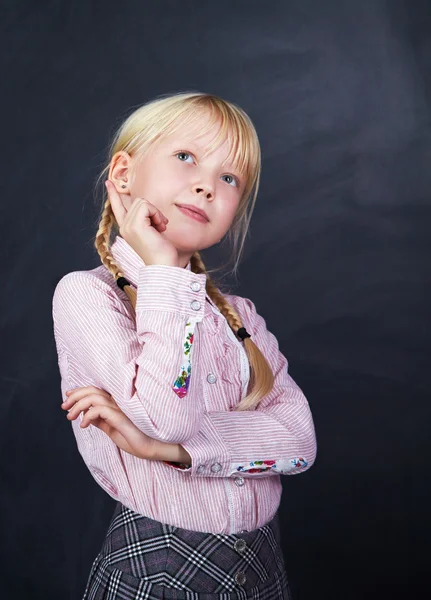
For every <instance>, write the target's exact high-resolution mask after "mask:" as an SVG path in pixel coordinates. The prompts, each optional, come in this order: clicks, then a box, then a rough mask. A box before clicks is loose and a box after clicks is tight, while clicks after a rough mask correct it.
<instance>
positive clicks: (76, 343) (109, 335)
mask: <svg viewBox="0 0 431 600" xmlns="http://www.w3.org/2000/svg"><path fill="white" fill-rule="evenodd" d="M205 282H206V275H205V274H195V273H193V272H192V271H189V270H188V269H182V268H180V267H173V266H167V265H148V266H143V268H142V269H141V271H140V273H139V280H138V286H137V305H136V323H135V321H134V319H133V312H132V309H131V307H130V305H129V304H128V299H127V296H126V294H124V292H122V291H121V290H118V292H117V290H116V289H112V283H111V284H110V283H107V282H106V281H104V280H103V279H100V278H98V277H97V276H96V275H94V274H93V273H92V272H91V271H90V272H88V271H82V272H79V271H78V272H72V273H69V274H67V275H65V276H64V277H63V278H62V279H61V280H60V282H59V283H58V284H57V287H56V289H55V292H54V297H53V321H54V335H55V340H56V344H57V352H58V356H59V364H60V370H62V369H61V367H62V365H63V367H64V368H63V371H64V373H65V377H67V381H66V382H65V389H73V388H75V387H78V386H86V385H94V386H96V387H98V388H100V389H103V390H105V391H107V392H108V393H109V394H111V395H112V397H113V398H114V400H115V402H116V403H117V404H118V406H119V408H120V409H121V410H122V411H123V412H124V413H125V415H126V416H127V417H128V418H129V419H130V420H131V421H132V422H133V423H134V424H135V425H136V426H137V427H138V429H140V430H141V431H142V432H144V433H145V434H147V435H148V436H150V437H152V438H154V439H158V440H160V441H163V442H168V443H174V444H177V443H181V442H182V441H183V440H185V439H189V438H191V437H193V436H194V435H195V434H196V433H197V432H198V431H199V428H200V425H201V421H202V417H203V401H202V398H203V394H202V390H201V385H200V381H201V378H200V377H199V374H198V371H199V360H198V357H199V339H198V335H196V334H197V333H198V324H199V322H200V321H202V319H203V316H204V308H205ZM119 294H124V297H125V299H124V300H122V299H120V297H119ZM63 399H64V398H63ZM89 436H90V437H91V434H89ZM87 438H88V436H87ZM89 443H91V440H89V439H87V442H85V443H84V444H83V445H84V446H85V444H87V445H88V444H89Z"/></svg>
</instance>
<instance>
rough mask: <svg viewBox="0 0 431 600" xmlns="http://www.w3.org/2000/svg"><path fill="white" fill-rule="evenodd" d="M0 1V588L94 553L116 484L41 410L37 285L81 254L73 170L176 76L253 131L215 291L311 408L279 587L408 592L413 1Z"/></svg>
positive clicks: (84, 570) (21, 594)
mask: <svg viewBox="0 0 431 600" xmlns="http://www.w3.org/2000/svg"><path fill="white" fill-rule="evenodd" d="M1 13H2V14H1V18H0V28H1V29H0V33H1V35H0V40H1V44H2V52H1V63H2V77H1V80H2V94H1V102H2V117H3V118H2V143H1V152H2V166H3V169H2V178H1V179H2V184H3V193H2V200H1V211H2V231H3V233H2V236H1V242H2V249H3V250H2V257H3V265H2V271H3V281H2V294H1V300H2V307H1V313H0V314H1V329H2V332H1V342H2V343H1V379H0V385H1V390H0V391H1V402H0V410H1V413H0V417H1V419H0V450H1V453H0V455H1V459H2V461H1V463H2V464H1V472H0V476H1V494H0V508H1V519H2V525H1V532H2V541H1V544H0V548H1V553H2V557H1V562H0V565H1V566H0V569H1V576H0V598H1V599H2V600H21V599H28V598H30V597H31V598H32V599H33V600H36V599H39V598H40V599H43V600H78V599H79V598H80V597H81V595H82V593H83V588H84V586H85V582H86V578H87V575H88V572H89V569H90V566H91V562H92V560H93V559H94V557H95V556H96V554H97V552H98V551H99V549H100V546H101V543H102V540H103V537H104V534H105V530H106V527H107V524H108V522H109V519H110V517H111V514H112V511H113V507H114V501H113V500H112V499H110V498H109V497H108V496H107V495H106V494H105V493H104V492H103V491H102V490H101V489H100V488H98V486H97V484H96V483H95V482H94V480H93V479H92V477H91V475H90V474H89V472H88V471H87V470H86V467H85V466H84V464H83V462H82V460H81V458H80V456H79V454H78V451H77V448H76V445H75V440H74V438H73V434H72V431H71V426H70V423H69V422H67V421H66V419H65V416H64V413H63V411H62V410H61V409H60V402H61V396H60V387H59V385H60V382H59V373H58V366H57V356H56V352H55V346H54V340H53V333H52V321H51V299H52V294H53V290H54V287H55V285H56V283H57V281H58V280H59V279H60V278H61V277H62V276H63V275H64V274H65V273H67V272H69V271H73V270H78V269H88V268H92V267H94V266H97V265H98V264H99V263H98V257H97V256H96V255H95V252H94V251H93V249H92V240H93V236H94V233H95V219H96V215H97V212H98V207H97V206H96V205H95V203H94V200H93V198H92V184H93V182H94V178H95V176H96V175H97V173H98V170H99V168H100V166H101V164H102V161H103V158H104V152H105V149H106V147H107V144H108V142H109V139H110V135H111V134H112V132H113V130H114V127H115V126H116V125H117V124H119V122H120V121H121V120H122V119H123V118H124V116H126V114H128V113H129V112H130V111H131V110H132V108H133V107H136V106H138V105H139V104H141V103H143V102H146V101H147V100H150V99H152V98H154V97H156V96H157V95H159V94H165V93H169V92H176V91H188V90H200V91H206V92H212V93H216V94H219V95H221V96H223V97H225V98H226V99H228V100H232V101H234V102H236V103H238V104H240V105H241V106H242V107H243V108H244V109H245V110H246V111H247V112H248V113H249V115H250V116H251V118H252V119H253V121H254V122H255V124H256V127H257V130H258V133H259V136H260V140H261V145H262V152H263V173H262V184H261V190H260V194H259V199H258V203H257V205H256V209H255V213H254V216H253V220H252V225H251V235H250V236H249V238H248V242H247V245H246V251H245V257H244V261H243V262H242V264H241V268H240V277H239V279H238V282H237V284H236V288H235V290H234V291H235V293H238V294H241V295H244V296H248V297H251V298H252V299H253V300H254V302H255V303H256V305H257V307H258V310H259V312H260V313H261V314H262V315H263V316H264V317H265V318H266V320H267V325H268V327H269V329H270V330H271V331H273V332H274V333H275V334H276V335H277V337H278V339H279V342H280V347H281V349H282V351H283V352H284V353H285V354H286V356H287V357H288V359H289V363H290V367H289V368H290V372H291V374H292V376H293V377H294V379H295V380H296V381H297V382H298V384H299V385H300V386H301V387H302V389H303V390H304V392H305V394H306V396H307V398H308V399H309V402H310V405H311V408H312V411H313V416H314V419H315V425H316V432H317V439H318V458H317V461H316V464H315V465H314V466H313V468H312V469H311V470H310V471H309V472H307V473H305V474H304V475H301V476H300V477H284V478H283V479H282V481H283V487H284V493H283V499H282V505H281V508H280V514H281V521H282V537H283V550H284V554H285V559H286V564H287V568H288V573H289V579H290V582H291V588H292V591H293V594H294V600H316V599H319V600H333V599H342V600H350V599H358V600H359V599H361V600H362V599H363V598H374V597H376V598H377V597H378V598H388V599H389V598H390V599H394V598H416V597H419V595H420V594H421V593H422V592H424V595H425V592H426V589H427V588H428V587H429V585H428V580H429V575H428V570H429V566H428V565H429V560H427V558H426V555H427V554H428V556H429V547H428V545H429V544H428V536H429V531H430V527H429V525H430V516H429V506H430V502H431V498H430V479H429V466H430V452H429V446H428V444H427V442H428V439H429V423H430V406H431V402H430V400H431V398H430V391H431V385H430V350H429V348H430V343H431V335H430V316H429V315H430V312H429V307H430V301H431V294H430V291H431V287H430V285H429V278H430V268H429V267H430V264H429V263H430V261H429V258H430V234H429V230H430V224H431V223H430V217H431V206H430V190H431V135H430V95H431V71H430V68H431V4H430V3H429V1H426V0H422V1H421V0H391V1H389V0H388V1H383V0H350V1H349V0H345V1H342V0H326V1H318V0H308V1H307V0H302V1H299V0H297V1H287V0H286V1H284V2H283V1H278V2H276V1H273V2H257V1H254V2H253V1H234V0H232V1H230V2H227V1H226V0H223V1H218V2H200V1H194V2H191V1H184V0H183V1H182V2H167V1H163V0H162V1H157V2H137V1H136V2H124V3H123V4H120V3H113V2H110V1H109V0H105V1H104V2H84V1H81V2H76V1H75V2H74V1H71V2H54V1H51V2H48V1H40V2H19V1H14V2H12V1H10V2H2V4H1ZM217 252H219V250H217ZM217 252H216V251H215V250H214V251H213V252H211V251H208V252H206V253H205V257H206V260H207V263H208V265H209V266H215V265H216V264H218V263H219V262H220V260H222V259H224V258H226V257H225V256H223V255H220V254H218V253H217Z"/></svg>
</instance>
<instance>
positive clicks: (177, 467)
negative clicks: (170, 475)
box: [162, 460, 192, 471]
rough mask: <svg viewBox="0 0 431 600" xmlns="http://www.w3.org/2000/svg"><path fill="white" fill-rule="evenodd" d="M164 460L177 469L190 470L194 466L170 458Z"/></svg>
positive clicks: (166, 463)
mask: <svg viewBox="0 0 431 600" xmlns="http://www.w3.org/2000/svg"><path fill="white" fill-rule="evenodd" d="M162 462H164V463H165V465H169V466H171V467H175V469H180V470H181V471H188V470H189V469H191V468H192V465H186V464H185V463H178V462H172V461H170V460H163V461H162Z"/></svg>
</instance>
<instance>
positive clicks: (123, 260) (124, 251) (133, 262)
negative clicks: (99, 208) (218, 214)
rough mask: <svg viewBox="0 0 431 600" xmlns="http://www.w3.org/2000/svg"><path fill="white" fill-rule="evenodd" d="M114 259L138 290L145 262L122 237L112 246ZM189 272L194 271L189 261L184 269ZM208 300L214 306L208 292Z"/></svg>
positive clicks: (117, 237)
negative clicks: (139, 278) (139, 277)
mask: <svg viewBox="0 0 431 600" xmlns="http://www.w3.org/2000/svg"><path fill="white" fill-rule="evenodd" d="M111 253H112V257H113V259H114V260H115V262H116V263H117V265H118V266H119V267H120V270H121V272H122V273H123V275H124V277H125V278H126V279H127V280H128V281H130V283H131V284H132V285H133V286H134V287H135V288H137V287H138V276H139V271H140V269H142V267H145V266H146V265H145V262H144V261H143V260H142V258H141V257H140V256H139V254H137V252H135V250H134V249H133V248H132V246H130V244H128V243H127V242H126V240H125V239H124V238H122V237H121V235H118V234H117V236H116V238H115V240H114V242H113V244H112V246H111ZM184 268H185V269H187V270H188V271H191V270H192V266H191V262H190V261H189V262H188V264H187V266H186V267H184ZM206 298H207V299H208V300H209V301H210V303H211V304H213V301H212V300H211V298H210V297H209V295H208V292H206Z"/></svg>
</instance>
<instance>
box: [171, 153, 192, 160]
mask: <svg viewBox="0 0 431 600" xmlns="http://www.w3.org/2000/svg"><path fill="white" fill-rule="evenodd" d="M175 156H189V157H191V158H193V157H192V155H191V154H190V152H183V151H181V152H177V153H176V154H175ZM180 160H181V161H182V162H187V160H183V159H182V158H180Z"/></svg>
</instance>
